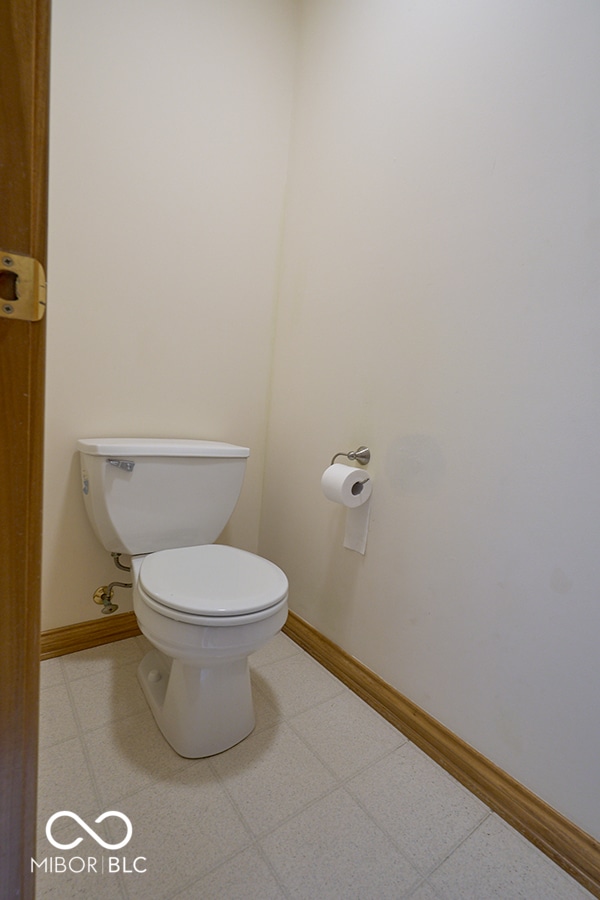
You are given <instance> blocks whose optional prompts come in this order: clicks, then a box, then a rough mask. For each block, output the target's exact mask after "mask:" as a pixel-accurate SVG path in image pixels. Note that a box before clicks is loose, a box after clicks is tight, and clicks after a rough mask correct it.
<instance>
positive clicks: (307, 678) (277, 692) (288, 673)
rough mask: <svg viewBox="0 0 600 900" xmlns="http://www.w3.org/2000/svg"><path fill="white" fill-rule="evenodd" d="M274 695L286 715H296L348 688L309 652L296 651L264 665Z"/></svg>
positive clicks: (262, 670)
mask: <svg viewBox="0 0 600 900" xmlns="http://www.w3.org/2000/svg"><path fill="white" fill-rule="evenodd" d="M259 672H260V675H261V676H262V677H263V678H264V679H265V681H267V682H268V683H269V685H270V688H271V697H272V700H273V702H274V703H275V705H276V707H277V709H278V710H279V711H280V713H281V715H282V716H284V717H288V716H295V715H297V714H298V713H301V712H304V711H305V710H306V709H309V708H310V707H311V706H314V705H315V704H316V703H321V702H322V701H323V700H328V699H330V698H331V697H335V696H336V694H339V693H341V692H343V691H345V690H347V688H345V687H344V685H343V684H342V683H341V682H340V681H338V679H337V678H334V677H333V675H330V674H329V672H327V671H326V669H324V668H323V667H322V666H320V665H319V664H318V663H317V662H315V660H314V659H311V658H310V657H309V656H307V655H306V654H305V653H296V654H294V655H293V656H289V657H287V658H285V659H280V660H278V661H277V662H272V663H268V664H267V665H264V666H261V667H260V670H259Z"/></svg>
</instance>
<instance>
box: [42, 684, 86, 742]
mask: <svg viewBox="0 0 600 900" xmlns="http://www.w3.org/2000/svg"><path fill="white" fill-rule="evenodd" d="M77 734H78V729H77V722H76V719H75V715H74V713H73V707H72V705H71V697H70V694H69V691H68V689H67V686H66V685H65V684H64V683H63V684H60V683H59V684H55V685H54V686H53V687H49V688H46V689H45V690H43V691H42V692H41V693H40V751H42V750H43V749H44V748H46V747H51V746H52V745H53V744H59V743H60V742H61V741H66V740H69V738H73V737H77Z"/></svg>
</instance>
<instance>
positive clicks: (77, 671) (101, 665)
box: [62, 638, 143, 681]
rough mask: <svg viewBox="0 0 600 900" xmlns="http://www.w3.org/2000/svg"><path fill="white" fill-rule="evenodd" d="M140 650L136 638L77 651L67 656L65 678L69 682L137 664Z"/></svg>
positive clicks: (140, 656)
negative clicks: (129, 664) (128, 664)
mask: <svg viewBox="0 0 600 900" xmlns="http://www.w3.org/2000/svg"><path fill="white" fill-rule="evenodd" d="M142 655H143V654H142V651H141V648H140V646H139V644H138V642H137V640H136V638H129V639H128V640H125V641H114V642H113V643H112V644H102V645H101V646H100V647H91V648H90V649H89V650H79V651H78V652H77V653H71V654H70V655H69V656H68V662H67V659H66V658H65V657H62V659H63V660H65V662H67V665H66V666H65V667H64V672H65V676H66V678H67V679H68V680H69V681H73V680H76V679H77V678H87V677H89V676H92V675H96V676H99V675H104V674H105V673H106V672H108V671H111V670H112V669H116V668H118V667H119V666H122V665H126V664H127V663H133V662H136V660H137V661H138V662H139V660H140V659H141V658H142Z"/></svg>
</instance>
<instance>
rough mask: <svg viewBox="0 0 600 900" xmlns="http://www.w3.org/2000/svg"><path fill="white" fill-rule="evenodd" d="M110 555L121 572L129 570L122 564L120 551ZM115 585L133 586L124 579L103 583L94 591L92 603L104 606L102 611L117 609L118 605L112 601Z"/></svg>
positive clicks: (111, 611)
mask: <svg viewBox="0 0 600 900" xmlns="http://www.w3.org/2000/svg"><path fill="white" fill-rule="evenodd" d="M111 556H112V558H113V562H114V564H115V566H116V567H117V569H121V570H122V571H123V572H131V567H130V566H124V565H123V563H122V562H121V554H120V553H111ZM116 587H123V588H130V587H133V584H127V583H126V582H124V581H111V583H110V584H105V585H103V586H102V587H99V588H97V589H96V590H95V591H94V598H93V599H94V603H97V604H98V605H99V606H103V607H104V608H103V610H102V612H103V613H107V614H108V613H114V612H116V611H117V610H118V608H119V607H118V605H117V604H116V603H113V597H114V593H115V590H114V589H115V588H116Z"/></svg>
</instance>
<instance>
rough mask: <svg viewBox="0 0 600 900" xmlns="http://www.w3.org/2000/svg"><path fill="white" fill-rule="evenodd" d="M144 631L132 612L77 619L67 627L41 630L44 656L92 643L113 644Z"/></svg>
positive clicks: (78, 648) (92, 644)
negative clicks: (101, 617)
mask: <svg viewBox="0 0 600 900" xmlns="http://www.w3.org/2000/svg"><path fill="white" fill-rule="evenodd" d="M141 633H142V632H141V631H140V629H139V628H138V623H137V619H136V617H135V613H133V612H126V613H119V614H118V615H112V616H111V617H110V618H106V619H93V620H91V621H90V622H78V623H77V624H76V625H66V626H65V627H64V628H52V629H51V630H50V631H43V632H42V634H41V639H40V650H41V659H52V657H54V656H64V655H65V654H66V653H76V652H77V651H78V650H88V649H89V648H90V647H99V646H100V645H101V644H110V643H112V641H122V640H124V639H125V638H131V637H136V636H137V635H138V634H141Z"/></svg>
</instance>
